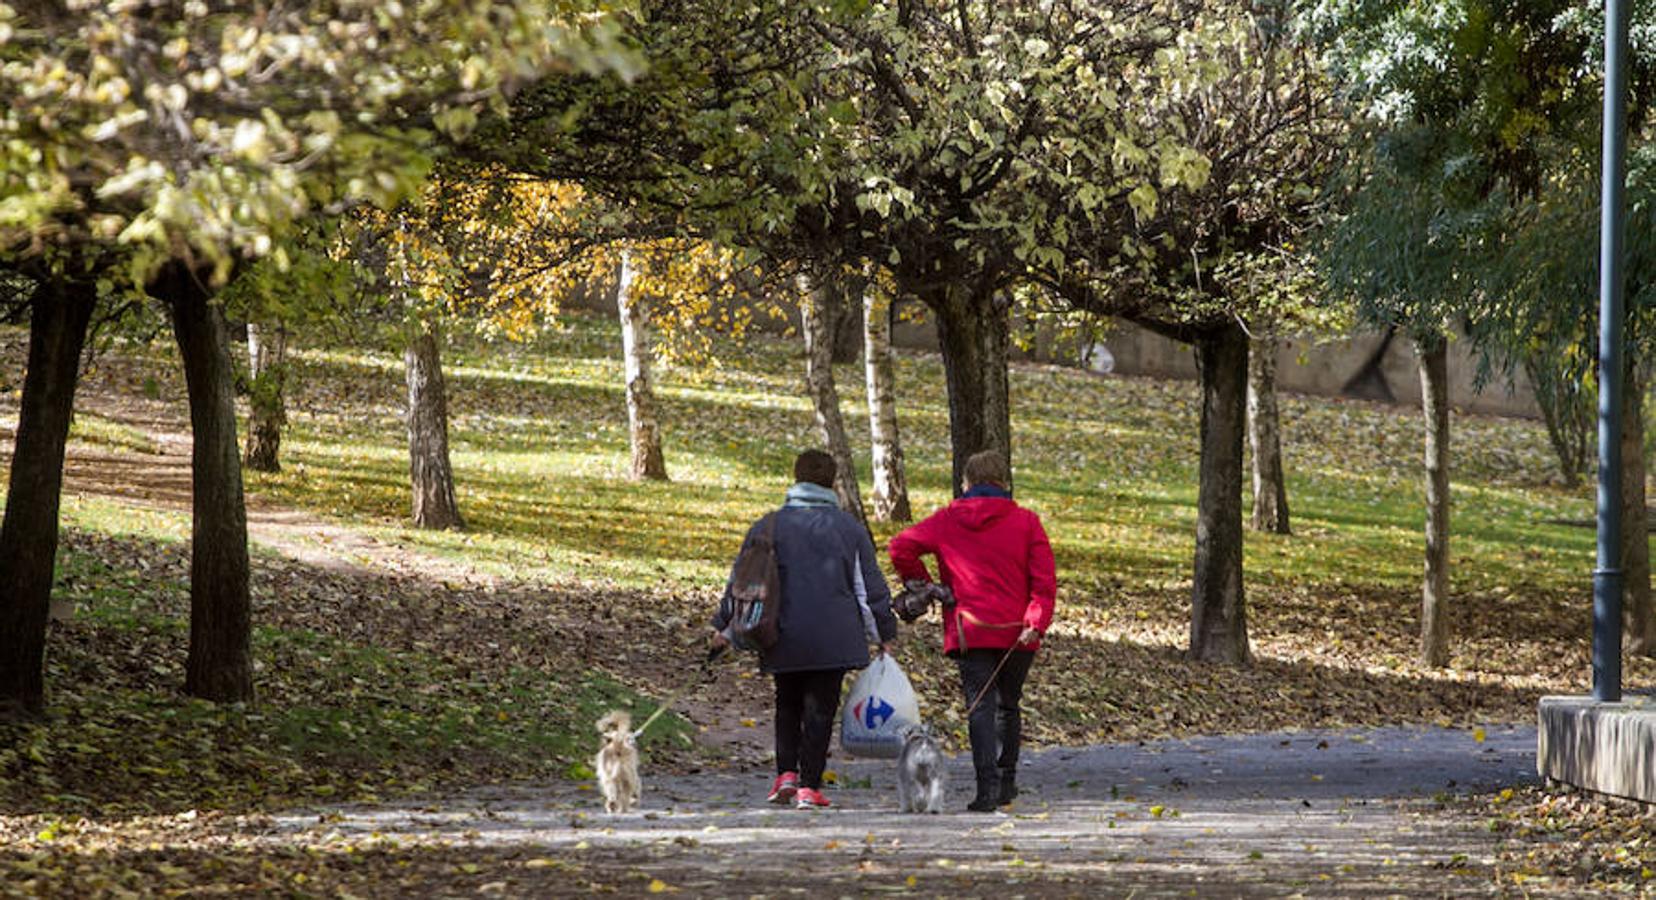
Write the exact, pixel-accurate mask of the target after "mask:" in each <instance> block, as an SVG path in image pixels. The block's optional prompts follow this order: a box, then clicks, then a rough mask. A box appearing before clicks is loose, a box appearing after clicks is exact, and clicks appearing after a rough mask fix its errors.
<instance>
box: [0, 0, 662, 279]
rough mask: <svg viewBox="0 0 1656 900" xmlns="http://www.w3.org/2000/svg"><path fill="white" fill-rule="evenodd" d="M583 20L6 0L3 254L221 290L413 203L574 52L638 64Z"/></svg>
mask: <svg viewBox="0 0 1656 900" xmlns="http://www.w3.org/2000/svg"><path fill="white" fill-rule="evenodd" d="M587 12H589V10H588V9H587V8H586V7H585V6H584V5H580V4H575V3H569V4H565V3H563V2H559V0H553V2H548V3H539V2H536V3H505V2H485V3H467V4H451V3H419V4H415V5H404V4H390V5H383V4H372V3H359V2H354V0H338V2H328V3H311V4H305V5H304V6H303V7H302V8H293V9H288V8H285V7H278V8H274V9H271V10H262V11H255V10H252V9H250V8H247V7H245V6H243V5H241V4H234V3H223V2H209V0H182V2H181V0H167V2H162V3H158V4H141V3H115V4H100V3H85V4H74V5H72V9H61V10H60V9H58V8H57V7H56V6H54V5H51V4H26V5H20V6H13V5H10V4H0V95H3V96H5V97H7V98H8V102H7V103H6V104H5V106H4V108H0V136H3V141H0V253H3V254H4V256H3V257H0V259H8V260H15V259H42V258H44V257H47V256H49V255H50V254H51V253H52V252H54V251H56V252H63V251H71V252H75V253H78V254H80V255H81V256H83V257H85V258H88V259H90V258H93V257H98V256H100V255H119V256H120V257H121V258H124V259H125V261H126V264H127V266H128V268H129V271H130V275H131V277H130V279H129V280H130V281H131V282H133V283H137V284H142V283H143V282H144V281H145V280H146V279H147V278H148V276H149V275H150V273H152V272H153V271H154V270H155V269H156V268H157V267H158V266H159V265H160V264H161V263H162V262H164V261H165V260H167V259H171V258H180V259H186V260H189V261H191V262H192V264H193V266H194V267H195V268H197V269H198V270H208V269H210V270H211V272H212V275H213V277H214V278H215V280H217V281H221V282H222V281H223V280H224V279H225V278H226V277H227V276H228V275H229V273H230V270H231V266H232V262H233V260H234V259H236V258H237V257H260V256H265V255H271V256H273V257H274V258H275V259H277V260H278V262H279V263H280V262H281V261H282V260H284V259H285V256H286V253H285V250H284V248H283V246H282V242H283V241H284V240H285V239H286V238H287V237H288V235H289V233H290V231H291V229H292V227H293V225H294V223H295V222H296V221H298V220H299V219H301V218H302V217H304V216H306V215H309V214H310V213H312V212H313V211H315V210H318V209H322V210H334V211H337V210H339V209H341V208H343V207H344V206H347V205H350V204H354V203H359V202H368V203H374V204H378V205H382V206H389V205H391V204H394V203H395V202H397V201H398V200H400V199H402V198H405V197H407V196H409V195H411V194H412V193H413V192H414V191H415V190H417V189H418V187H419V184H420V182H421V179H422V178H423V177H424V175H425V173H426V172H427V171H428V170H429V169H430V167H431V164H432V159H433V156H434V155H435V154H436V153H437V152H439V150H440V149H441V147H442V144H443V142H444V141H445V140H454V139H458V138H461V137H464V136H465V135H466V134H467V133H468V132H469V131H470V129H471V126H472V124H473V123H474V122H475V121H476V119H477V117H478V115H479V113H481V112H483V111H485V110H487V109H489V108H491V107H493V108H500V107H501V106H502V105H503V103H504V99H505V97H506V96H507V94H508V93H509V92H510V91H511V89H512V88H513V86H514V85H515V84H516V83H518V82H520V81H522V80H523V79H526V78H530V77H533V76H536V75H539V74H541V73H543V72H544V71H546V70H547V69H548V68H549V67H552V66H554V65H561V64H566V63H567V62H568V61H570V60H575V61H578V62H582V63H586V64H590V65H593V66H598V65H605V66H613V67H618V68H622V69H623V70H626V71H629V72H630V71H631V69H632V59H633V58H632V56H631V55H630V54H628V53H625V52H623V51H622V50H621V49H620V48H619V46H618V45H617V44H616V43H615V27H614V25H613V23H611V22H610V21H609V20H607V19H604V18H602V17H599V18H597V19H588V18H586V17H585V14H586V13H587ZM594 23H596V24H594ZM46 265H47V266H48V267H49V268H50V267H52V266H54V265H61V262H59V263H52V262H50V261H49V260H48V261H47V262H46Z"/></svg>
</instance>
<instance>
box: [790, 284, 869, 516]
mask: <svg viewBox="0 0 1656 900" xmlns="http://www.w3.org/2000/svg"><path fill="white" fill-rule="evenodd" d="M799 286H800V304H799V312H800V324H801V328H800V331H801V332H803V333H804V335H805V387H806V390H807V391H809V392H810V395H811V404H812V405H813V406H815V407H816V421H817V429H818V430H819V431H821V432H822V440H823V442H824V443H825V444H827V445H828V454H829V455H830V456H832V457H833V458H834V465H835V468H836V469H837V470H838V471H837V472H836V473H835V475H834V493H836V494H838V495H839V502H840V507H841V508H842V509H844V510H845V511H846V512H848V513H850V514H851V515H853V516H856V517H857V520H858V521H860V522H862V523H863V524H864V525H865V526H866V525H867V523H868V516H867V514H866V513H864V512H863V505H862V494H861V492H860V491H859V490H858V489H857V463H856V459H855V458H854V457H853V456H852V455H851V441H850V439H849V438H848V437H847V436H846V434H845V419H844V417H842V416H841V415H840V401H839V390H838V389H837V388H835V387H834V365H833V352H834V334H833V323H834V319H835V316H836V315H837V312H838V307H839V305H840V301H841V297H840V295H839V291H840V290H841V289H842V288H841V286H839V285H826V284H825V285H822V286H820V287H819V288H818V289H816V290H812V289H811V286H810V284H809V282H808V281H807V279H806V278H805V277H804V276H801V277H800V279H799Z"/></svg>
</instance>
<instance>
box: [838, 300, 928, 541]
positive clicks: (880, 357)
mask: <svg viewBox="0 0 1656 900" xmlns="http://www.w3.org/2000/svg"><path fill="white" fill-rule="evenodd" d="M862 299H863V302H862V306H863V326H864V332H863V343H864V347H863V360H864V368H865V370H866V371H867V375H868V379H867V380H868V432H869V443H870V444H871V445H872V450H873V457H874V496H873V501H874V518H876V519H879V520H880V521H882V522H907V521H909V520H910V519H912V518H914V513H913V512H912V511H911V510H910V509H909V498H908V480H907V477H906V476H905V475H904V473H903V442H902V440H901V439H899V437H898V434H897V397H896V388H897V377H896V372H895V370H894V366H893V363H892V355H891V308H892V304H891V299H890V298H889V297H887V296H885V294H884V293H883V292H882V291H880V290H879V289H878V288H877V287H875V286H874V284H873V283H872V282H870V283H865V284H864V285H863V298H862ZM848 305H849V304H848Z"/></svg>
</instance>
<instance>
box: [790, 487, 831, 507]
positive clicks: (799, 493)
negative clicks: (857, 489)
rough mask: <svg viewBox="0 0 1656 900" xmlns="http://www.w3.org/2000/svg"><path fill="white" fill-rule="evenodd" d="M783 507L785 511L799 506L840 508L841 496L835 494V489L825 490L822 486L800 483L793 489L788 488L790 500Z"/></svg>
mask: <svg viewBox="0 0 1656 900" xmlns="http://www.w3.org/2000/svg"><path fill="white" fill-rule="evenodd" d="M782 506H783V508H784V509H786V508H789V507H797V506H832V507H835V508H838V507H839V495H838V494H835V493H834V490H833V488H825V487H823V486H822V485H820V484H812V483H810V482H809V481H799V482H795V483H794V486H793V487H791V488H788V499H787V501H786V502H785V503H783V504H782Z"/></svg>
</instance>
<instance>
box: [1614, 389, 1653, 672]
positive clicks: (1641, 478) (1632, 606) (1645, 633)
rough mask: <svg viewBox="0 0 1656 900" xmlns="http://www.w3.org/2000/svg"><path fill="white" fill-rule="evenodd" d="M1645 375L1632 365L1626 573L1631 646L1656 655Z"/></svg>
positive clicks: (1625, 429)
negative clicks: (1647, 512)
mask: <svg viewBox="0 0 1656 900" xmlns="http://www.w3.org/2000/svg"><path fill="white" fill-rule="evenodd" d="M1644 394H1645V379H1644V373H1643V372H1642V371H1641V370H1640V368H1639V366H1638V365H1637V364H1630V365H1628V367H1627V380H1626V382H1625V386H1624V387H1623V389H1622V445H1621V452H1622V577H1623V579H1624V584H1625V585H1626V587H1625V591H1626V594H1625V595H1624V598H1625V599H1624V600H1623V606H1624V607H1625V608H1626V610H1627V617H1628V628H1627V650H1628V652H1629V653H1636V654H1640V655H1642V656H1656V621H1653V619H1656V616H1652V614H1651V607H1650V527H1649V525H1648V523H1647V522H1646V521H1645V458H1644Z"/></svg>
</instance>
